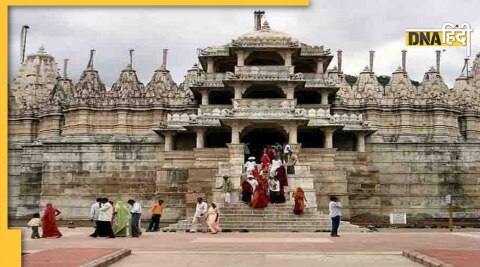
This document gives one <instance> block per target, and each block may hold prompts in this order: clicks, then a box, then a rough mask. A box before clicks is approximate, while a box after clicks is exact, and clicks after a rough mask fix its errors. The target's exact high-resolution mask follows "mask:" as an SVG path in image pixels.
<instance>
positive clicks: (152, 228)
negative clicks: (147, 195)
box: [147, 199, 163, 232]
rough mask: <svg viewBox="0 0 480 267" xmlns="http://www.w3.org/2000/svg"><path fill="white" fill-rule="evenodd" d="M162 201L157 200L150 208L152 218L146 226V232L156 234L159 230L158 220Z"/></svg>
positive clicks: (160, 214)
mask: <svg viewBox="0 0 480 267" xmlns="http://www.w3.org/2000/svg"><path fill="white" fill-rule="evenodd" d="M162 211H163V200H161V199H160V200H159V201H158V204H155V206H153V208H152V218H151V219H150V223H149V224H148V229H147V232H158V230H159V229H160V218H161V217H162Z"/></svg>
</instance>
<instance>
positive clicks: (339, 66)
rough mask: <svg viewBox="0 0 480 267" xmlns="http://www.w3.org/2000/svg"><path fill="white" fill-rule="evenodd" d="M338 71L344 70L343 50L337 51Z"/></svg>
mask: <svg viewBox="0 0 480 267" xmlns="http://www.w3.org/2000/svg"><path fill="white" fill-rule="evenodd" d="M337 65H338V72H342V50H338V51H337Z"/></svg>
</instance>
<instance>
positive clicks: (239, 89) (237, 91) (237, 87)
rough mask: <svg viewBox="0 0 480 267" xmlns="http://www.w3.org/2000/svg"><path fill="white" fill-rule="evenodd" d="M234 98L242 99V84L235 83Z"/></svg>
mask: <svg viewBox="0 0 480 267" xmlns="http://www.w3.org/2000/svg"><path fill="white" fill-rule="evenodd" d="M234 90H235V99H242V84H240V83H236V84H235V86H234Z"/></svg>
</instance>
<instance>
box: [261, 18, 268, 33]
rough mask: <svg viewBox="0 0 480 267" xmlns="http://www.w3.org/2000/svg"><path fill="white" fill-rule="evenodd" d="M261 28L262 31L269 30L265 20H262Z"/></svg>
mask: <svg viewBox="0 0 480 267" xmlns="http://www.w3.org/2000/svg"><path fill="white" fill-rule="evenodd" d="M262 30H264V31H269V30H270V25H269V24H268V21H267V20H265V21H264V22H263V26H262Z"/></svg>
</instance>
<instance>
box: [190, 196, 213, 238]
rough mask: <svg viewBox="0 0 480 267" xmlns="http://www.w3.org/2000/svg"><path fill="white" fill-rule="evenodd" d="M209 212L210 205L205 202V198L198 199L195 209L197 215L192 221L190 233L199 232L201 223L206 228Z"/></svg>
mask: <svg viewBox="0 0 480 267" xmlns="http://www.w3.org/2000/svg"><path fill="white" fill-rule="evenodd" d="M207 211H208V204H207V202H204V201H203V198H201V197H199V198H197V206H196V207H195V214H194V215H193V220H192V227H191V228H190V231H189V232H190V233H195V232H197V228H198V223H200V224H201V225H202V226H203V225H205V226H206V224H207V223H206V221H205V213H207Z"/></svg>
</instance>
